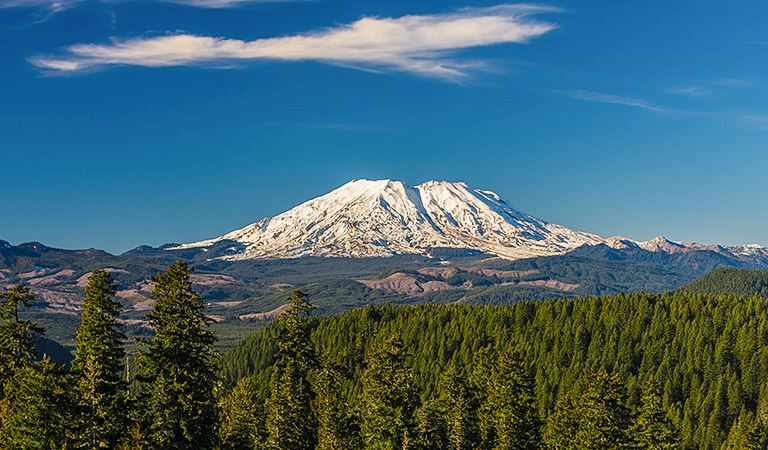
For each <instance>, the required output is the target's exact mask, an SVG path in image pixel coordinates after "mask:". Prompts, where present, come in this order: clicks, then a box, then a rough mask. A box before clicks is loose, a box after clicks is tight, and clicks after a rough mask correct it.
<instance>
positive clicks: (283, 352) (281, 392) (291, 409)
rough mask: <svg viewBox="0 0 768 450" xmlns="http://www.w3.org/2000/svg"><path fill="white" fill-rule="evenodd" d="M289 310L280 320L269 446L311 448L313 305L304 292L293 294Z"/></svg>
mask: <svg viewBox="0 0 768 450" xmlns="http://www.w3.org/2000/svg"><path fill="white" fill-rule="evenodd" d="M290 301H291V303H290V305H289V307H288V309H287V310H286V311H285V313H283V314H282V315H281V316H280V317H279V318H278V320H277V337H276V339H277V354H276V355H275V358H276V362H275V367H274V372H273V373H272V379H271V382H270V386H271V396H270V398H269V400H268V401H267V429H268V431H269V441H268V446H269V448H273V449H280V450H305V449H307V450H309V449H312V448H314V447H315V444H316V438H317V434H316V428H315V424H316V418H315V416H314V414H313V411H312V399H313V397H314V391H313V389H312V385H311V383H310V376H311V372H312V371H313V370H314V369H316V367H317V359H316V355H315V348H314V344H313V343H312V341H311V340H310V331H311V330H310V326H311V322H310V319H309V314H310V312H311V311H312V308H313V307H312V305H311V304H310V303H309V302H308V301H307V299H306V295H305V294H303V293H302V292H301V291H294V292H293V293H291V297H290Z"/></svg>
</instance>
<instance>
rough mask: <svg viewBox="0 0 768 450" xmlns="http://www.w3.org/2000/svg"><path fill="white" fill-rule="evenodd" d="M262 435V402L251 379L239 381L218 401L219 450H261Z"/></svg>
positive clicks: (263, 426) (263, 436) (262, 445)
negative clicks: (219, 417) (219, 404)
mask: <svg viewBox="0 0 768 450" xmlns="http://www.w3.org/2000/svg"><path fill="white" fill-rule="evenodd" d="M265 435H266V430H265V425H264V401H263V400H262V398H261V396H260V395H259V393H258V392H257V390H256V386H255V384H254V381H253V379H252V378H250V377H247V378H242V379H240V380H239V381H238V382H237V384H236V385H235V387H234V388H233V389H232V392H230V393H229V394H227V395H226V396H225V397H224V398H223V399H222V401H221V425H220V427H219V438H220V441H221V448H222V450H251V449H263V448H265V446H266V439H265Z"/></svg>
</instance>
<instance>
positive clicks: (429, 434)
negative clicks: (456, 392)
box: [413, 399, 448, 450]
mask: <svg viewBox="0 0 768 450" xmlns="http://www.w3.org/2000/svg"><path fill="white" fill-rule="evenodd" d="M445 406H446V405H445V404H443V403H442V402H441V401H440V399H430V400H428V401H426V402H424V403H423V404H422V405H421V406H420V407H419V408H417V409H416V411H415V412H414V422H415V431H414V445H413V447H414V448H415V449H417V450H441V449H444V448H448V430H447V427H446V420H445V415H446V408H445Z"/></svg>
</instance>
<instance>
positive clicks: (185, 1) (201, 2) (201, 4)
mask: <svg viewBox="0 0 768 450" xmlns="http://www.w3.org/2000/svg"><path fill="white" fill-rule="evenodd" d="M86 1H88V0H0V8H46V9H48V10H50V11H61V10H63V9H67V8H69V7H71V6H74V5H76V4H78V3H84V2H86ZM91 1H94V2H96V1H100V2H101V3H112V2H118V1H121V0H91ZM122 1H127V0H122ZM156 1H159V2H164V3H178V4H180V5H189V6H194V7H197V8H233V7H237V6H240V5H244V4H247V3H283V2H292V1H296V2H298V1H305V0H156Z"/></svg>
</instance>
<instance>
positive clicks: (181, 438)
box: [137, 261, 218, 449]
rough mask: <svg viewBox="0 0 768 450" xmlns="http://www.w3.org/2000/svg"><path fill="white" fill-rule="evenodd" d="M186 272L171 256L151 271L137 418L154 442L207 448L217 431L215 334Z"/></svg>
mask: <svg viewBox="0 0 768 450" xmlns="http://www.w3.org/2000/svg"><path fill="white" fill-rule="evenodd" d="M189 275H190V269H189V266H187V264H186V263H184V262H182V261H176V262H175V263H173V264H172V265H171V266H170V267H168V270H167V271H166V272H164V273H160V274H157V275H156V276H154V277H152V282H153V283H154V289H153V290H152V294H151V298H152V300H154V301H155V304H154V306H153V307H152V310H151V311H150V312H149V314H147V316H146V320H147V322H148V323H149V325H150V326H151V327H152V328H153V329H154V330H155V336H154V337H153V338H151V339H149V340H147V341H145V342H142V345H141V348H140V351H139V356H138V358H137V365H138V368H139V374H138V376H137V381H138V382H139V385H140V387H139V390H140V397H139V402H140V405H141V407H142V408H143V411H142V413H143V414H142V416H141V418H143V419H144V420H145V421H146V422H145V426H146V433H147V436H148V438H149V441H150V443H151V444H152V445H153V446H155V447H157V448H164V449H208V448H213V447H214V445H215V444H216V441H217V437H218V433H217V431H216V426H217V404H216V398H215V396H214V390H215V388H216V385H217V383H218V379H217V375H216V373H217V372H216V365H215V362H214V358H215V356H216V351H215V349H214V347H213V345H214V343H215V340H216V339H215V337H214V335H213V333H212V332H211V331H210V330H208V328H207V326H208V324H209V322H210V319H209V318H208V317H206V315H205V313H204V310H205V304H204V303H203V301H202V299H201V298H200V295H198V294H197V293H196V292H195V291H194V290H193V289H192V284H191V282H190V281H189Z"/></svg>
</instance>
